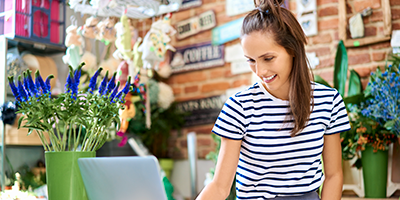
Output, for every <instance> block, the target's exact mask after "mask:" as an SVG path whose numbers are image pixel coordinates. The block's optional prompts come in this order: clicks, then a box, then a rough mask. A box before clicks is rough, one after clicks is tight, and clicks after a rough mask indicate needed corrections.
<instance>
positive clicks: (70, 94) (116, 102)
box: [8, 63, 131, 151]
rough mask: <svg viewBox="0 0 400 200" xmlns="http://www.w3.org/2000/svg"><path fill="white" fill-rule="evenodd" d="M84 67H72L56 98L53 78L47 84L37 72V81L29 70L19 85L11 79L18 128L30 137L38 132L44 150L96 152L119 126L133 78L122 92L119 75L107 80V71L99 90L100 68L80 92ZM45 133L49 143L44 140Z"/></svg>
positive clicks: (48, 78)
mask: <svg viewBox="0 0 400 200" xmlns="http://www.w3.org/2000/svg"><path fill="white" fill-rule="evenodd" d="M83 65H84V63H82V64H81V65H80V66H79V67H78V68H77V69H76V70H73V69H72V67H69V68H70V71H69V75H68V78H67V81H66V84H65V92H64V93H61V94H60V95H57V96H56V97H54V96H52V94H51V90H50V80H51V79H52V78H53V76H52V75H50V76H48V77H47V78H46V80H45V81H44V80H43V78H42V77H41V76H40V73H39V71H36V73H35V81H34V80H33V78H32V76H31V71H29V70H27V71H25V72H24V73H23V77H21V76H18V79H17V80H16V82H14V81H15V80H14V77H8V79H9V85H10V87H11V90H12V92H13V94H14V96H15V98H16V104H17V107H18V111H17V113H21V114H22V117H21V118H20V119H19V121H18V128H20V127H24V128H28V129H29V132H28V135H29V134H31V133H32V131H33V130H35V131H36V132H37V134H38V135H39V137H40V139H41V142H42V144H43V147H44V149H45V151H95V150H97V149H99V148H100V147H101V146H102V145H103V144H104V143H105V141H106V140H107V138H108V135H109V134H108V132H107V129H108V128H110V127H111V126H117V127H119V123H120V119H119V110H120V109H123V108H124V101H125V100H124V98H125V95H126V94H127V93H128V92H129V91H130V79H131V77H128V80H127V82H126V84H125V86H124V87H123V88H122V89H121V90H119V89H120V83H119V82H117V83H115V78H116V73H114V74H113V76H112V78H111V79H110V80H108V78H107V77H108V71H107V72H106V75H105V76H104V78H103V80H102V81H101V83H100V85H99V88H98V89H97V79H98V76H99V74H100V72H101V71H102V68H99V69H98V70H97V71H96V72H95V73H94V75H93V76H92V77H91V79H90V83H89V85H88V87H87V88H88V89H85V91H78V88H79V84H80V78H81V73H82V67H83ZM22 122H25V123H24V124H22ZM45 132H47V133H48V135H49V138H50V143H49V142H48V141H47V140H46V138H45V137H44V134H45Z"/></svg>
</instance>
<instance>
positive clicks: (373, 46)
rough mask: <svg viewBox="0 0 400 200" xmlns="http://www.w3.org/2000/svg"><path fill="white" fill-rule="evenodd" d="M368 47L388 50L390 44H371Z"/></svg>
mask: <svg viewBox="0 0 400 200" xmlns="http://www.w3.org/2000/svg"><path fill="white" fill-rule="evenodd" d="M370 47H371V48H372V49H384V48H388V47H390V42H389V41H388V42H381V43H377V44H372V45H370Z"/></svg>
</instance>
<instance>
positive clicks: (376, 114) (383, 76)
mask: <svg viewBox="0 0 400 200" xmlns="http://www.w3.org/2000/svg"><path fill="white" fill-rule="evenodd" d="M394 58H397V57H396V56H394ZM398 59H399V60H400V57H399V58H398ZM399 67H400V65H399V64H398V63H394V64H393V65H389V66H387V67H385V71H384V72H383V73H382V72H381V71H380V69H379V68H378V69H377V70H376V71H375V73H371V76H370V81H369V83H368V86H367V89H366V94H365V96H366V97H367V98H368V100H367V101H366V102H365V105H364V106H363V107H364V108H363V110H362V111H361V113H362V114H363V115H365V116H367V117H370V118H372V119H374V120H376V121H377V122H379V123H381V124H382V125H383V126H384V127H385V128H387V129H388V130H390V131H392V132H393V133H395V134H396V135H397V137H400V82H399V77H400V69H399Z"/></svg>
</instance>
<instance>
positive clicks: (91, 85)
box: [89, 67, 103, 94]
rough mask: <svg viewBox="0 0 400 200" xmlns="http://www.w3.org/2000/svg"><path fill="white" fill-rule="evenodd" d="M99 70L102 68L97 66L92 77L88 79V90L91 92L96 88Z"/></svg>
mask: <svg viewBox="0 0 400 200" xmlns="http://www.w3.org/2000/svg"><path fill="white" fill-rule="evenodd" d="M101 70H103V68H101V67H100V68H99V69H98V70H97V71H96V73H94V75H93V76H92V78H91V79H90V82H89V92H90V93H92V94H93V91H94V90H95V89H96V82H97V77H98V76H99V74H100V72H101Z"/></svg>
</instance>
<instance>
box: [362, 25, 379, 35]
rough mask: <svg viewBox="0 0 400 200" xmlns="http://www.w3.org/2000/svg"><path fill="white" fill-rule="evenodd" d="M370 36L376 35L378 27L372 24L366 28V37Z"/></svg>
mask: <svg viewBox="0 0 400 200" xmlns="http://www.w3.org/2000/svg"><path fill="white" fill-rule="evenodd" d="M368 36H376V27H374V26H371V27H365V28H364V37H368Z"/></svg>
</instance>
